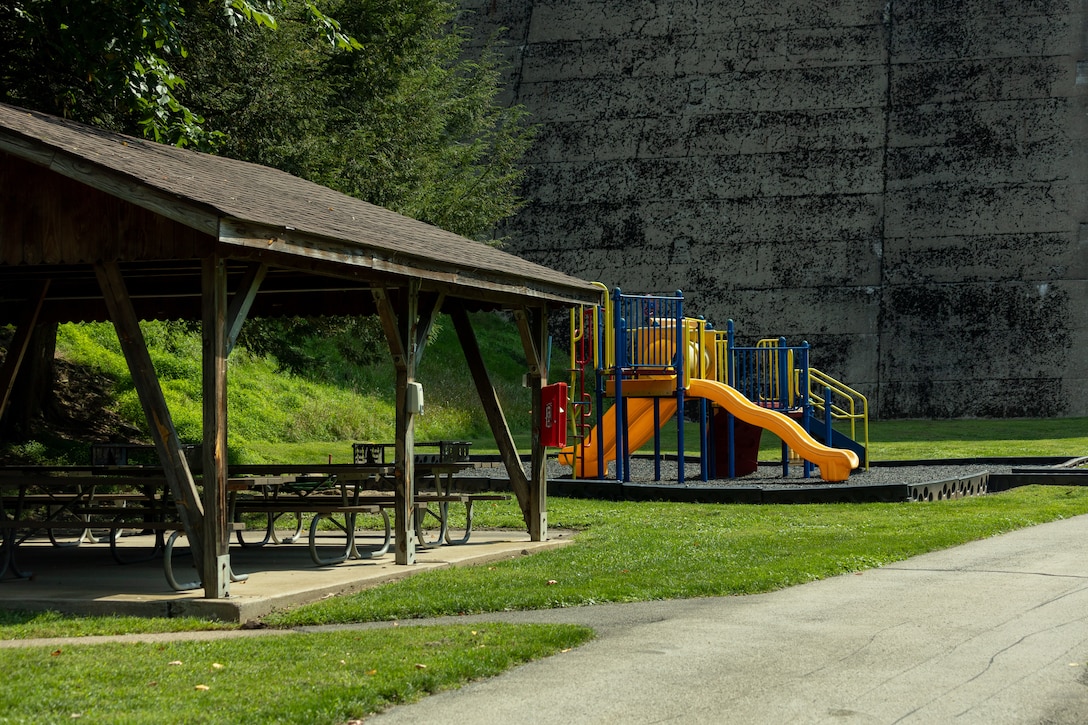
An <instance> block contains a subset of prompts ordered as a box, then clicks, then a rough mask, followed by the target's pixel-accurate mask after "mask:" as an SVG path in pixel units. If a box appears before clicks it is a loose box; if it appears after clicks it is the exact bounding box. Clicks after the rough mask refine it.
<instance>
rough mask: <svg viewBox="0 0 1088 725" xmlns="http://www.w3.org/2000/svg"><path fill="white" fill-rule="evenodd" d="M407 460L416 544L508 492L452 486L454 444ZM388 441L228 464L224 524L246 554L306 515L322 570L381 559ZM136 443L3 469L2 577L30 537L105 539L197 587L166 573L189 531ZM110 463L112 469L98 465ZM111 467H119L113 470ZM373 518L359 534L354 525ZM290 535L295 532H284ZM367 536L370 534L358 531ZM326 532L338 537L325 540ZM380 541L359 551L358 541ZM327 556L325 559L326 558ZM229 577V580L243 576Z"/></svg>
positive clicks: (59, 541) (173, 581) (445, 539)
mask: <svg viewBox="0 0 1088 725" xmlns="http://www.w3.org/2000/svg"><path fill="white" fill-rule="evenodd" d="M416 446H417V448H424V449H426V448H434V449H436V450H435V451H434V452H429V451H423V452H420V453H417V454H416V456H415V459H414V464H415V465H414V470H415V477H414V481H413V486H414V489H413V499H414V500H413V514H412V515H413V516H415V522H414V523H415V532H416V538H417V541H418V543H419V545H421V546H424V547H431V546H438V545H444V544H464V543H467V542H468V541H469V538H470V536H471V533H472V505H473V503H474V502H476V501H479V500H503V499H507V498H508V496H505V495H496V494H479V493H468V492H465V491H459V490H457V475H456V474H458V473H461V472H463V471H465V470H466V469H468V468H471V467H472V465H473V464H472V463H471V462H470V461H469V460H468V449H469V446H470V444H469V443H466V442H460V441H437V442H433V443H427V442H424V443H419V444H416ZM393 447H394V446H393V444H389V443H362V444H355V445H354V446H353V459H354V462H353V463H349V464H333V463H328V464H300V465H298V464H296V465H292V464H259V465H232V466H229V467H228V477H227V493H228V505H229V506H230V508H231V510H230V512H229V520H230V521H231V522H232V523H231V524H230V525H229V528H230V530H231V532H233V533H234V536H235V539H236V540H237V542H238V544H239V545H242V546H263V545H265V544H268V543H284V544H286V543H294V542H299V541H301V540H302V538H303V535H304V534H303V529H304V525H305V523H304V522H305V518H304V517H307V516H308V517H310V518H309V526H308V529H307V533H308V544H309V550H310V555H311V558H312V559H313V561H314V563H315V564H317V565H319V566H324V565H329V564H335V563H339V562H342V561H345V560H347V559H369V558H374V557H378V556H382V555H384V554H386V553H387V552H388V551H389V550H390V548H391V546H392V544H393V543H394V542H393V535H392V527H391V525H390V517H389V510H390V509H394V510H395V507H396V503H397V502H396V496H395V495H394V490H395V486H394V475H395V470H396V467H395V465H394V463H393V462H392V461H387V460H386V455H387V451H390V450H392V449H393ZM145 449H146V446H143V445H141V444H127V445H121V446H120V447H118V446H117V444H110V446H109V447H103V448H102V450H101V451H100V452H99V454H98V456H99V458H98V460H99V461H100V463H99V464H98V465H94V464H92V465H90V466H8V467H0V578H3V577H4V576H7V575H9V573H10V574H13V575H14V576H16V577H20V578H25V577H29V576H30V573H29V572H27V571H24V570H23V569H22V568H21V567H20V565H19V563H18V561H17V550H18V549H19V547H20V545H21V544H23V543H25V542H27V541H28V540H30V539H32V538H34V537H39V536H45V537H47V538H48V540H49V541H50V542H51V543H52V544H53V545H55V546H61V547H74V546H80V545H82V544H95V543H101V542H102V541H108V542H109V546H110V552H111V554H112V555H113V558H114V559H115V560H116V561H117V562H118V563H130V562H132V561H135V560H137V559H136V558H135V556H136V555H138V556H139V560H146V559H148V558H151V557H155V556H158V555H162V556H163V568H164V573H165V575H166V579H167V582H168V583H169V584H170V586H171V587H172V588H174V589H177V590H185V589H190V588H198V587H199V586H200V584H199V582H184V583H183V582H179V581H178V578H177V577H176V576H175V575H174V572H173V568H172V567H173V564H172V559H173V554H174V549H175V545H176V543H177V542H178V541H179V539H180V537H181V536H183V535H184V533H185V527H184V525H183V524H182V522H181V521H180V520H179V518H178V511H177V506H176V504H175V502H174V501H173V500H172V498H171V496H170V492H169V487H168V485H167V480H166V477H165V475H164V472H163V470H162V468H161V467H159V466H156V465H140V464H136V465H133V464H131V463H130V461H133V460H134V459H136V456H135V455H133V454H135V453H139V454H146V452H147V451H146V450H145ZM103 460H108V461H109V463H108V464H102V463H101V461H103ZM117 461H123V463H118V462H117ZM451 503H452V504H461V505H464V506H465V520H466V524H465V528H464V531H463V532H462V534H461V535H459V536H457V535H454V534H452V533H451V527H450V517H449V507H450V504H451ZM364 515H372V516H376V517H379V522H378V523H377V524H376V533H373V530H374V529H375V525H373V524H372V523H371V522H372V520H371V519H369V518H367V519H363V522H364V523H367V524H368V526H367V528H366V529H360V528H359V527H358V526H357V524H358V523H359V522H360V517H362V516H364ZM254 516H255V517H256V518H257V519H258V520H260V519H262V518H263V522H264V523H263V525H260V526H257V527H256V529H255V530H256V537H254V536H253V533H252V530H250V529H249V528H248V527H247V526H246V525H245V523H244V520H245V519H248V520H250V521H252V520H253V518H254ZM286 516H293V517H294V523H293V524H292V526H291V527H289V528H288V531H289V532H290V533H288V534H287V535H286V536H284V535H282V532H281V530H279V527H278V526H277V524H278V523H279V522H280V521H282V520H283V519H284V517H286ZM292 528H293V530H292ZM364 531H365V532H366V533H364ZM135 533H139V534H145V535H148V534H150V535H152V539H151V543H150V544H149V545H147V546H146V547H144V546H142V545H141V546H133V545H132V543H133V542H132V541H130V540H129V541H126V543H127V544H128V545H127V546H124V547H122V546H121V545H120V544H121V543H122V537H125V536H130V535H132V534H135ZM330 535H331V536H332V538H334V539H335V542H334V543H331V544H330V543H329V539H330ZM371 535H374V536H376V537H377V541H376V542H375V543H373V544H364V542H363V537H364V536H371ZM330 550H331V553H330ZM232 578H234V579H235V580H236V581H238V580H241V579H243V578H244V577H242V576H235V575H233V574H232Z"/></svg>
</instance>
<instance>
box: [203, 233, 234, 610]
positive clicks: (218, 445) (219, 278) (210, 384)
mask: <svg viewBox="0 0 1088 725" xmlns="http://www.w3.org/2000/svg"><path fill="white" fill-rule="evenodd" d="M201 271H202V282H201V286H202V308H203V309H202V312H203V324H202V326H201V330H202V338H203V362H202V366H203V393H204V401H203V405H204V452H203V457H204V461H203V471H202V476H203V483H204V566H203V571H204V574H205V576H204V596H205V597H206V598H208V599H222V598H224V597H228V596H230V550H229V547H230V540H229V538H228V537H229V534H228V532H227V509H228V507H227V324H226V321H227V267H226V263H225V262H224V260H223V259H221V258H220V257H219V256H217V255H214V254H213V255H211V256H209V257H206V258H205V259H204V260H203V269H202V270H201Z"/></svg>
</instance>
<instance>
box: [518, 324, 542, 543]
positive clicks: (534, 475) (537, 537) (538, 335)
mask: <svg viewBox="0 0 1088 725" xmlns="http://www.w3.org/2000/svg"><path fill="white" fill-rule="evenodd" d="M514 320H515V321H516V322H517V323H518V331H519V332H520V333H521V342H522V346H523V347H524V348H525V358H526V359H527V360H528V361H529V390H530V393H531V395H532V401H533V404H532V411H533V413H532V421H531V429H532V438H531V440H532V456H531V459H532V463H531V465H530V475H529V520H528V524H529V538H530V539H531V540H533V541H544V540H545V539H547V538H548V471H547V465H546V464H547V449H546V448H544V443H543V440H542V438H541V430H540V428H541V425H542V423H541V420H540V411H541V410H542V409H543V407H544V406H543V402H542V400H541V397H542V396H541V392H542V389H543V387H544V386H545V385H547V383H548V362H547V360H545V359H544V351H546V350H547V349H548V312H547V309H546V308H537V309H533V310H532V311H528V310H515V312H514Z"/></svg>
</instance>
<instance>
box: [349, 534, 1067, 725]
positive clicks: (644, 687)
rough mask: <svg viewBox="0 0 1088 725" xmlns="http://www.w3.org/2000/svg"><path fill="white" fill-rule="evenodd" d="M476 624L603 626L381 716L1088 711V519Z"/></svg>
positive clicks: (991, 717) (818, 719)
mask: <svg viewBox="0 0 1088 725" xmlns="http://www.w3.org/2000/svg"><path fill="white" fill-rule="evenodd" d="M473 619H481V620H498V619H502V620H509V621H519V622H530V621H531V622H577V623H584V624H588V625H591V626H593V627H594V628H596V629H597V631H598V634H599V636H598V638H597V639H596V640H595V641H593V642H591V643H590V644H588V645H585V646H583V647H580V648H577V649H575V650H573V651H571V652H568V653H565V654H562V655H558V656H556V657H552V658H549V659H546V660H542V661H539V662H535V663H531V664H529V665H526V666H524V667H520V668H517V669H515V670H512V671H510V672H507V673H506V674H504V675H501V676H499V677H496V678H494V679H491V680H487V681H483V682H479V683H475V684H472V685H470V686H468V687H465V688H463V689H461V690H458V691H454V692H448V693H443V694H439V695H436V696H433V697H429V698H426V699H425V700H423V701H421V702H419V703H417V704H414V705H408V706H402V707H397V708H394V709H393V710H391V711H390V712H388V713H386V714H385V715H382V716H379V717H376V718H373V719H368V720H367V722H373V723H375V725H377V724H378V723H381V724H383V725H391V724H393V723H420V722H441V723H503V725H518V724H520V723H525V724H526V725H529V724H530V723H531V724H534V725H535V724H536V723H540V722H545V721H548V722H562V723H624V724H627V723H660V722H676V723H722V722H727V723H776V724H777V723H964V724H977V725H994V724H995V723H1017V724H1021V723H1040V724H1041V723H1068V724H1069V725H1072V724H1074V723H1076V724H1083V723H1088V516H1081V517H1078V518H1075V519H1070V520H1067V521H1060V522H1056V523H1051V524H1045V525H1042V526H1036V527H1032V528H1029V529H1024V530H1021V531H1017V532H1014V533H1011V534H1007V535H1005V536H1001V537H996V538H992V539H988V540H985V541H979V542H975V543H971V544H967V545H965V546H961V547H957V548H955V549H950V550H947V551H943V552H937V553H932V554H927V555H924V556H919V557H916V558H914V559H911V560H909V561H906V562H902V563H899V564H895V565H892V566H887V567H884V568H881V569H877V570H872V571H866V572H864V573H862V574H854V575H846V576H841V577H836V578H834V579H828V580H824V581H819V582H814V583H812V584H807V585H804V586H798V587H793V588H790V589H786V590H782V591H779V592H774V593H770V594H763V595H757V596H747V597H727V598H714V599H700V600H688V601H672V602H650V603H640V604H634V605H619V606H595V607H584V608H573V609H565V610H552V611H545V612H528V613H513V614H507V615H490V616H486V617H479V618H473ZM456 621H460V622H464V621H467V620H466V618H464V617H461V618H458V619H457V620H456ZM403 624H404V623H402V626H403Z"/></svg>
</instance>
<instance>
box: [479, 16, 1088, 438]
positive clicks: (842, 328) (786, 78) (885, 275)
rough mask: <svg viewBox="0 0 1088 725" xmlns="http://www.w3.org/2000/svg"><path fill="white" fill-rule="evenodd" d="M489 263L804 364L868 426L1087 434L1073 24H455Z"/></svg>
mask: <svg viewBox="0 0 1088 725" xmlns="http://www.w3.org/2000/svg"><path fill="white" fill-rule="evenodd" d="M461 4H462V7H463V8H464V10H465V11H466V12H465V14H464V16H463V17H462V23H463V24H466V25H469V26H471V27H472V33H473V37H474V38H475V39H476V40H477V41H478V42H479V44H482V43H483V41H484V39H486V38H487V37H490V36H491V35H492V34H493V33H494V32H495V31H496V30H497V29H499V28H506V30H505V32H504V34H503V35H502V38H503V42H504V43H505V47H504V50H503V52H504V53H506V55H507V57H508V59H509V62H510V66H511V67H510V71H509V76H508V79H507V80H508V86H507V92H506V96H505V98H504V101H505V102H509V103H519V104H522V105H524V106H525V107H526V108H527V109H528V110H529V111H530V113H531V114H532V120H533V121H534V122H535V123H537V124H539V134H538V138H537V142H536V144H535V146H534V148H533V150H532V152H531V155H530V157H529V159H528V164H529V171H528V177H527V181H526V186H525V189H524V194H525V196H526V197H527V199H528V200H529V203H528V205H527V206H526V208H525V209H524V210H523V211H522V212H521V213H520V214H519V215H518V216H517V217H516V218H515V219H514V220H513V221H512V222H511V223H510V224H509V225H508V226H507V228H505V229H504V230H503V233H504V234H507V235H508V236H509V237H510V240H511V241H510V243H509V245H508V249H509V250H510V251H513V252H515V253H517V254H519V255H522V256H524V257H527V258H529V259H532V260H534V261H537V262H542V263H544V264H547V265H549V266H552V267H556V268H559V269H561V270H563V271H565V272H568V273H572V274H576V275H579V276H581V277H584V278H586V279H597V280H600V281H602V282H605V283H606V284H608V285H610V286H612V285H618V286H620V287H621V288H623V289H624V291H628V292H632V293H634V292H639V293H642V292H666V291H672V290H676V289H681V290H683V292H684V295H685V299H686V302H685V309H686V310H687V311H688V312H689V313H691V314H702V315H704V316H705V317H707V318H708V319H709V320H711V321H713V322H716V323H717V324H718V325H720V326H724V323H725V321H726V320H727V319H729V318H732V319H733V320H735V321H736V324H737V327H738V331H739V334H740V337H741V339H742V340H744V341H753V342H754V340H755V339H757V338H759V337H764V336H779V335H784V336H786V337H787V338H788V339H789V340H790V341H791V343H795V342H800V341H801V340H808V341H809V342H810V343H811V344H812V346H813V348H814V353H813V359H814V364H815V365H816V366H817V367H819V368H820V369H822V370H824V371H826V372H829V373H831V374H833V375H835V376H836V377H839V378H840V379H842V380H843V381H845V382H847V383H848V384H850V385H852V386H853V387H855V388H857V389H859V390H861V391H862V392H864V393H865V394H866V395H868V396H869V399H870V405H871V407H872V410H873V412H874V413H875V414H876V415H877V416H878V417H884V418H888V417H969V416H1000V417H1008V416H1084V415H1088V281H1086V279H1088V186H1086V175H1088V154H1086V150H1088V96H1086V92H1088V51H1086V45H1088V0H914V1H904V0H889V1H888V2H880V1H877V0H783V1H782V2H776V3H767V2H755V1H754V0H721V1H717V2H707V1H706V0H702V1H696V0H673V1H671V2H670V1H661V2H647V1H637V0H606V1H599V0H563V1H562V2H560V1H558V0H536V1H532V0H512V1H510V0H463V2H462V3H461Z"/></svg>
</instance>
